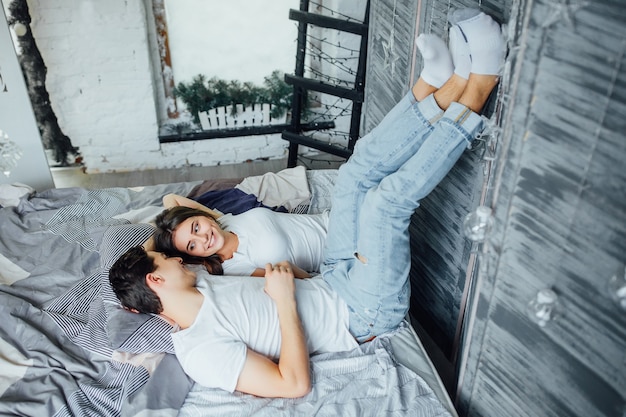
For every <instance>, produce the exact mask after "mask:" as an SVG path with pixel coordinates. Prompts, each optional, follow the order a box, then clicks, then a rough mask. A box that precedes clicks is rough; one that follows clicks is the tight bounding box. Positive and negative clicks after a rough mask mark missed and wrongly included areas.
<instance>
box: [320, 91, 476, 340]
mask: <svg viewBox="0 0 626 417" xmlns="http://www.w3.org/2000/svg"><path fill="white" fill-rule="evenodd" d="M481 128H482V119H481V118H480V116H478V115H477V114H475V113H473V112H471V111H470V110H469V109H468V108H467V107H465V106H463V105H461V104H458V103H452V104H451V105H450V106H449V108H448V110H446V111H445V113H444V112H443V111H442V110H441V109H440V108H439V106H437V103H436V102H435V100H434V98H433V96H432V95H431V96H429V97H427V98H426V99H424V100H423V101H421V102H419V103H415V100H414V99H413V95H412V93H409V94H407V96H405V97H404V98H403V99H402V100H401V101H400V102H399V103H398V104H397V105H396V106H395V107H394V108H393V109H392V110H391V111H390V112H389V113H388V114H387V115H386V116H385V118H384V119H383V120H382V122H381V123H380V124H379V125H378V126H377V127H376V128H375V129H374V130H372V131H371V132H370V133H369V134H368V135H366V136H364V137H363V138H362V139H360V140H359V141H358V142H357V144H356V146H355V149H354V153H353V155H352V157H351V158H350V159H349V160H348V162H347V163H345V164H344V165H343V166H342V167H341V168H340V169H339V174H338V177H337V182H336V184H335V189H334V192H333V202H332V210H331V212H330V220H329V226H328V235H327V238H326V246H325V248H324V250H325V254H324V259H325V260H324V264H323V265H322V267H321V272H322V276H323V277H324V280H325V281H326V282H327V283H328V284H329V285H330V286H331V287H332V288H333V289H334V290H335V291H336V292H337V293H338V294H339V295H340V296H341V297H342V298H343V299H344V300H345V302H346V304H347V305H348V310H349V313H350V332H351V333H352V335H353V336H355V338H356V339H357V340H358V341H360V342H362V341H365V340H368V339H370V338H371V337H373V336H377V335H379V334H382V333H385V332H387V331H390V330H393V329H395V328H396V327H397V326H398V325H399V324H400V323H401V322H402V320H403V319H404V317H405V316H406V313H407V311H408V308H409V297H410V285H409V271H410V268H411V254H410V245H409V231H408V229H409V224H410V221H411V216H412V214H413V212H414V211H415V209H416V208H417V207H418V206H419V204H420V200H421V199H423V198H424V197H426V196H427V195H428V194H429V193H430V192H431V191H432V190H433V189H434V188H435V187H436V186H437V184H439V182H440V181H441V180H442V179H443V178H444V177H445V176H446V174H447V173H448V172H449V171H450V169H451V168H452V166H453V165H454V164H455V163H456V161H457V160H458V159H459V157H460V156H461V154H462V153H463V150H464V149H465V148H466V147H467V146H468V145H469V143H470V142H471V141H472V140H473V139H474V137H475V136H476V135H477V134H478V133H479V131H480V129H481ZM357 254H358V255H359V257H360V258H361V259H358V258H357Z"/></svg>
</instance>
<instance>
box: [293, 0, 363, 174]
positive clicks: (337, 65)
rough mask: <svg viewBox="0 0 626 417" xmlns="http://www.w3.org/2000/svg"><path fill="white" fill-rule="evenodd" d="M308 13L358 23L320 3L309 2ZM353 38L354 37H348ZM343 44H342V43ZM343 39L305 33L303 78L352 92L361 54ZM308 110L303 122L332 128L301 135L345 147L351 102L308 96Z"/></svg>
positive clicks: (330, 159)
mask: <svg viewBox="0 0 626 417" xmlns="http://www.w3.org/2000/svg"><path fill="white" fill-rule="evenodd" d="M309 4H310V10H315V12H316V13H319V14H322V15H326V16H330V17H334V18H341V19H342V20H345V21H352V22H359V23H362V22H361V21H360V20H358V19H355V18H353V17H350V16H348V15H346V14H343V13H340V12H338V11H337V10H334V9H331V8H329V7H327V6H324V5H322V4H320V3H316V2H310V3H309ZM350 36H356V35H350ZM342 41H343V42H342ZM349 44H350V42H349V39H348V40H346V37H345V36H344V37H340V36H337V37H335V36H334V33H331V32H329V31H326V32H322V34H320V31H314V30H309V31H307V40H306V50H305V53H306V55H307V57H309V59H308V60H307V61H305V66H304V68H305V76H306V77H307V78H311V79H314V80H318V81H321V82H323V83H325V84H330V85H334V86H338V87H343V88H348V89H352V88H354V84H355V77H356V71H357V65H358V60H359V55H360V53H361V51H360V50H359V49H357V48H353V47H351V46H350V45H349ZM309 99H310V103H309V107H308V110H307V113H306V120H307V122H311V123H313V122H320V121H334V122H335V128H333V129H328V130H320V131H310V132H305V133H303V134H305V135H307V136H309V137H313V138H315V139H316V140H321V141H326V142H327V143H330V144H333V145H337V146H347V144H348V141H349V139H350V132H349V123H350V118H351V115H352V104H353V102H352V100H349V99H342V98H339V97H335V96H332V95H329V94H324V93H317V92H309ZM298 158H299V160H300V162H301V163H303V164H305V165H307V161H308V162H309V163H313V162H314V163H318V164H319V163H322V164H324V163H327V164H329V165H332V164H333V163H335V162H337V161H338V160H339V161H342V160H343V159H341V158H338V157H335V156H332V155H327V154H316V155H306V154H304V155H299V157H298Z"/></svg>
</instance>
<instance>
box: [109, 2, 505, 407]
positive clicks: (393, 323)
mask: <svg viewBox="0 0 626 417" xmlns="http://www.w3.org/2000/svg"><path fill="white" fill-rule="evenodd" d="M457 16H460V21H459V22H458V23H457V24H456V25H454V26H453V27H452V28H451V37H450V38H451V45H450V49H451V52H452V56H450V53H449V52H448V50H447V48H446V46H445V44H444V43H443V42H442V41H441V40H439V39H438V38H436V37H433V36H429V35H421V36H420V37H418V39H417V44H418V47H419V48H420V51H421V52H422V55H423V57H424V70H423V71H422V74H421V76H420V79H419V80H418V82H417V83H416V84H415V86H413V88H412V91H411V93H409V94H408V95H407V96H406V97H405V98H404V99H403V100H402V101H401V102H400V103H398V105H396V106H395V107H394V108H393V109H392V110H391V112H390V113H389V114H388V115H387V116H386V117H385V119H383V121H382V122H381V124H380V125H379V126H378V127H377V128H376V129H374V130H373V131H372V132H370V134H368V135H367V136H365V137H364V138H362V139H361V140H360V141H359V142H358V143H357V146H356V148H355V151H354V154H353V156H352V157H351V158H350V160H349V161H348V162H347V163H346V164H344V165H343V166H342V167H341V168H340V170H339V174H338V178H337V182H336V186H335V187H336V188H335V192H334V197H333V205H332V210H331V214H330V223H329V231H328V236H327V242H326V247H325V261H324V264H323V265H322V268H321V270H322V277H315V278H311V279H306V280H294V276H293V271H292V268H291V265H289V264H288V263H287V262H281V263H278V264H275V265H270V264H268V265H266V267H265V280H259V279H256V278H250V277H238V278H235V277H226V278H225V277H209V276H208V274H206V271H202V270H198V271H195V272H194V271H190V270H188V269H187V268H185V267H184V266H183V265H182V261H181V259H180V258H166V257H165V256H164V255H163V254H160V253H158V252H145V251H144V250H143V249H142V248H141V247H137V248H133V249H131V250H130V251H128V252H127V253H126V254H124V255H122V257H120V259H119V260H118V261H117V262H116V263H115V265H114V266H113V267H112V268H111V270H110V273H109V277H110V281H111V284H112V286H113V289H114V291H115V293H116V295H117V296H118V298H119V299H120V300H121V302H122V304H123V305H124V306H125V307H127V308H129V309H132V310H136V311H139V312H143V313H155V314H161V315H162V316H164V317H166V318H167V319H169V320H170V321H172V322H174V323H176V324H177V325H178V327H179V328H180V330H179V331H177V332H174V333H172V339H173V342H174V348H175V351H176V355H177V357H178V359H179V361H180V362H181V365H182V367H183V369H184V370H185V372H187V374H189V375H190V376H191V377H192V378H193V379H194V380H195V381H197V382H198V383H200V384H202V385H206V386H210V387H219V388H223V389H226V390H229V391H233V390H238V391H241V392H246V393H251V394H254V395H257V396H263V397H299V396H303V395H305V394H306V393H307V392H308V391H309V390H310V387H311V382H310V370H309V355H310V354H317V353H322V352H329V351H342V350H347V349H351V348H353V347H355V346H356V345H357V343H362V342H366V341H368V340H370V339H372V338H373V337H376V336H377V335H380V334H383V333H385V332H388V331H391V330H393V329H395V328H397V326H398V325H399V324H400V323H401V321H402V320H403V318H404V317H405V315H406V313H407V311H408V305H409V292H410V289H409V282H408V276H409V269H410V253H409V251H410V248H409V237H408V226H409V222H410V218H411V215H412V213H413V212H414V210H415V209H416V208H417V207H418V206H419V202H420V200H421V199H422V198H424V197H425V196H426V195H428V193H430V191H432V189H433V188H434V187H435V186H436V185H437V184H438V183H439V182H440V181H441V179H443V178H444V176H445V175H446V174H447V172H448V171H449V170H450V168H451V167H452V166H453V165H454V163H455V162H456V160H457V159H458V158H459V157H460V155H461V154H462V152H463V150H464V149H465V148H466V147H467V145H468V143H469V142H471V141H472V140H473V138H474V137H475V136H476V135H477V134H478V133H479V131H480V129H481V128H482V119H481V118H480V116H478V114H477V113H479V112H480V110H481V109H482V107H483V106H484V104H485V101H486V99H487V98H488V96H489V94H490V93H491V91H492V89H493V88H494V87H495V85H496V83H497V80H498V76H497V74H498V73H499V71H500V65H501V61H502V56H503V44H502V38H501V34H500V28H499V26H498V24H497V23H495V22H494V21H493V20H492V19H491V18H490V17H488V16H487V15H485V14H483V13H477V12H467V11H463V13H461V14H460V15H457ZM453 71H454V74H453V73H452V72H453Z"/></svg>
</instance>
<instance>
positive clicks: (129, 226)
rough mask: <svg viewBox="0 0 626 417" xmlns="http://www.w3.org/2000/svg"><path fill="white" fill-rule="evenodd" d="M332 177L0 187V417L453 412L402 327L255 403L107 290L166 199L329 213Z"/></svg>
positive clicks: (155, 321) (295, 174)
mask: <svg viewBox="0 0 626 417" xmlns="http://www.w3.org/2000/svg"><path fill="white" fill-rule="evenodd" d="M335 175H336V171H335V170H313V171H307V170H304V168H301V167H300V168H295V169H289V170H285V171H281V172H280V173H277V174H266V175H262V176H255V177H250V178H245V179H233V180H219V181H196V182H185V183H174V184H161V185H154V186H146V187H139V188H108V189H101V190H90V189H84V188H62V189H51V190H47V191H44V192H40V193H30V192H28V189H27V188H26V187H23V186H14V187H11V186H4V187H3V188H0V203H1V204H2V208H0V230H1V231H2V232H1V235H0V317H1V320H0V369H1V370H2V372H1V374H0V415H3V416H5V415H7V416H8V415H20V416H44V415H48V416H141V415H144V416H155V415H156V416H175V415H181V416H206V415H220V416H221V415H255V416H270V415H271V416H280V415H285V416H293V415H307V416H309V415H319V416H335V415H346V416H380V415H395V416H400V415H411V416H449V415H452V416H456V412H455V411H454V408H453V406H452V403H451V401H450V398H449V397H448V396H447V394H446V391H445V389H444V387H443V384H442V382H441V379H440V378H439V376H438V375H437V373H436V371H435V369H434V367H433V365H432V363H431V362H430V360H429V359H428V356H427V355H426V353H425V351H424V348H423V346H422V344H421V342H420V340H419V338H418V337H417V336H416V334H415V332H414V330H413V329H412V328H411V326H410V324H409V323H408V322H406V323H403V325H402V326H401V327H400V329H398V330H397V331H395V332H394V333H393V334H389V335H385V336H384V337H379V338H377V339H375V340H374V341H372V342H369V343H366V344H363V345H361V346H359V347H358V348H356V349H355V350H354V351H350V352H341V353H334V354H325V355H319V356H316V357H314V358H312V362H311V367H312V381H313V390H312V392H311V393H310V394H308V395H307V396H305V397H303V398H299V399H262V398H257V397H254V396H251V395H245V394H240V393H234V394H230V393H226V392H224V391H220V390H210V389H206V388H204V387H201V386H199V385H196V384H193V383H192V381H191V380H190V379H189V378H188V377H187V376H186V375H185V374H184V373H183V372H182V369H181V368H180V366H179V364H178V362H177V360H176V358H175V356H174V355H173V348H172V345H171V339H170V338H169V336H168V335H169V333H170V332H171V327H170V326H169V324H167V323H166V322H164V321H163V320H161V319H159V318H158V317H154V316H149V315H141V314H133V313H130V312H127V311H125V310H123V309H121V308H120V306H119V304H118V302H117V299H116V298H115V296H114V295H113V293H112V291H111V288H110V287H109V284H108V276H107V272H108V269H109V268H110V266H111V264H112V262H114V261H115V260H116V259H117V257H118V256H119V255H120V254H121V253H123V252H124V251H125V250H126V249H127V248H129V247H131V246H134V245H136V244H140V243H142V242H143V241H145V240H146V239H147V238H148V237H149V236H150V235H151V233H152V230H153V226H151V225H150V224H149V222H150V221H151V220H153V219H154V216H155V215H156V214H157V213H158V212H160V210H161V209H162V206H161V198H162V197H163V196H164V195H165V194H168V193H177V194H181V195H188V196H191V197H193V198H196V199H199V198H207V197H208V198H209V200H208V203H207V204H210V205H211V206H212V207H213V208H215V209H217V210H220V211H222V212H229V211H233V210H245V209H246V206H247V205H249V204H251V205H255V204H256V205H259V204H262V205H264V206H267V207H269V208H271V209H275V210H287V211H292V212H300V213H307V212H309V213H315V212H319V211H321V210H324V209H327V208H329V206H330V192H331V189H332V184H333V182H334V178H335ZM23 190H25V191H23ZM206 201H207V200H205V202H206ZM242 202H245V203H242Z"/></svg>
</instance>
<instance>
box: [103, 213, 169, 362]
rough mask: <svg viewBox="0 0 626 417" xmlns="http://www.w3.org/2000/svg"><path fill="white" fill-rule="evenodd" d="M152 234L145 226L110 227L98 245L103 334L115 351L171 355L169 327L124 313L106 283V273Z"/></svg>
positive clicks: (149, 317)
mask: <svg viewBox="0 0 626 417" xmlns="http://www.w3.org/2000/svg"><path fill="white" fill-rule="evenodd" d="M153 233H154V226H152V225H150V224H146V223H139V224H125V225H116V226H111V227H109V228H108V230H107V231H106V232H105V233H104V235H103V237H102V243H101V245H100V250H99V252H100V266H101V268H102V274H101V284H102V298H103V301H104V307H105V310H106V321H107V322H106V331H107V335H108V338H109V342H110V345H111V347H112V348H113V349H115V350H120V351H124V352H132V353H143V352H168V353H174V347H173V345H172V340H171V338H170V337H169V335H170V333H171V332H172V326H171V325H170V324H169V323H167V322H166V321H165V320H163V319H161V318H160V317H159V316H157V315H151V314H139V313H133V312H130V311H128V310H126V309H124V308H123V307H122V306H121V304H120V302H119V300H118V299H117V297H116V296H115V293H114V292H113V289H112V288H111V284H110V283H109V269H110V268H111V266H112V265H113V264H114V263H115V261H117V259H118V258H119V257H120V256H121V255H122V254H124V253H125V252H126V251H127V250H128V249H130V248H132V247H134V246H137V245H141V244H143V243H144V242H145V241H146V240H148V238H149V237H150V236H152V234H153Z"/></svg>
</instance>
